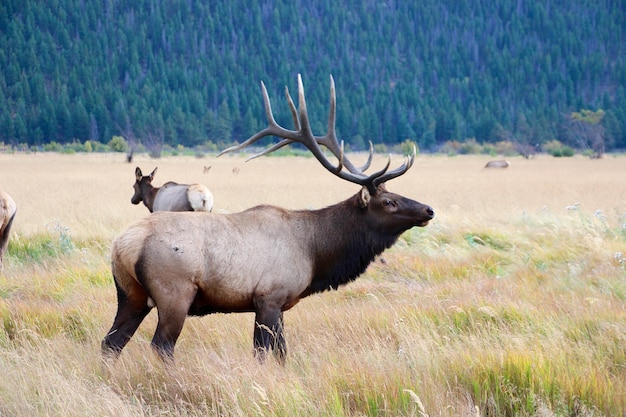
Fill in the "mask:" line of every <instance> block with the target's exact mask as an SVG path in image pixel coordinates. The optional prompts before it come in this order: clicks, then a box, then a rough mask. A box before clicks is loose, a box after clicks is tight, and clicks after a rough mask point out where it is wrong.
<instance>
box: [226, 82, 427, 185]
mask: <svg viewBox="0 0 626 417" xmlns="http://www.w3.org/2000/svg"><path fill="white" fill-rule="evenodd" d="M261 88H262V90H263V101H264V103H265V113H266V116H267V122H268V126H267V127H266V128H265V129H263V130H261V131H260V132H258V133H256V134H254V135H253V136H251V137H250V138H248V139H247V140H246V141H244V142H242V143H241V144H239V145H235V146H231V147H230V148H227V149H224V150H223V151H222V152H220V153H219V154H218V155H217V156H218V157H219V156H221V155H223V154H225V153H227V152H232V151H236V150H240V149H243V148H245V147H247V146H249V145H250V144H252V143H254V142H256V141H257V140H259V139H261V138H264V137H266V136H277V137H279V138H282V140H281V141H280V142H278V143H277V144H275V145H273V146H271V147H270V148H268V149H266V150H264V151H262V152H260V153H258V154H255V155H253V156H251V157H250V158H248V160H250V159H254V158H257V157H259V156H262V155H266V154H268V153H271V152H273V151H275V150H277V149H279V148H282V147H283V146H285V145H288V144H290V143H293V142H298V143H301V144H303V145H304V146H306V148H307V149H308V150H309V151H311V153H312V154H313V155H314V156H315V158H317V160H318V161H319V162H320V163H321V164H322V165H323V166H324V168H326V169H327V170H328V171H330V172H332V173H333V174H334V175H336V176H338V177H339V178H342V179H344V180H347V181H350V182H353V183H355V184H359V185H361V186H364V187H367V188H368V189H369V190H370V192H374V191H375V189H376V187H378V185H380V184H382V183H384V182H386V181H389V180H391V179H393V178H396V177H399V176H400V175H402V174H404V173H405V172H406V171H407V170H408V169H409V168H410V167H411V166H412V165H413V161H414V160H415V153H416V149H415V147H414V148H413V152H412V154H411V155H409V156H408V157H407V159H406V160H405V162H404V163H403V164H402V165H401V166H399V167H398V168H396V169H394V170H392V171H387V170H388V169H389V165H390V163H391V158H389V160H388V161H387V165H386V166H385V167H384V168H383V169H381V170H380V171H378V172H375V173H373V174H371V175H366V174H365V173H364V171H365V170H366V169H367V168H368V167H369V165H370V163H371V161H372V154H373V147H372V144H371V142H370V153H369V157H368V160H367V162H366V163H365V165H363V166H362V167H361V168H357V167H355V166H354V165H353V164H352V163H351V162H350V161H349V160H348V159H347V158H346V157H345V154H344V149H343V141H341V144H339V142H338V141H337V136H336V135H335V115H336V97H335V81H334V80H333V77H332V76H331V77H330V112H329V116H328V132H327V133H326V135H324V136H315V135H313V132H312V131H311V125H310V124H309V116H308V112H307V109H306V100H305V98H304V87H303V85H302V77H301V76H300V74H298V104H299V107H300V109H299V114H298V111H297V110H296V106H295V105H294V103H293V100H292V99H291V95H290V94H289V90H288V89H287V88H285V94H286V96H287V101H288V103H289V108H290V109H291V115H292V118H293V122H294V125H295V129H296V130H289V129H285V128H283V127H281V126H280V125H279V124H278V123H276V120H275V119H274V115H273V113H272V106H271V104H270V99H269V95H268V94H267V89H266V88H265V84H264V83H263V82H261ZM320 145H323V146H325V147H326V148H328V149H329V150H330V152H331V153H332V154H333V155H334V156H335V157H336V158H337V160H338V165H337V166H335V165H334V164H333V163H332V162H330V161H329V160H328V159H327V158H326V156H325V155H324V152H323V151H322V149H321V147H320ZM344 167H345V168H346V170H344V169H343V168H344Z"/></svg>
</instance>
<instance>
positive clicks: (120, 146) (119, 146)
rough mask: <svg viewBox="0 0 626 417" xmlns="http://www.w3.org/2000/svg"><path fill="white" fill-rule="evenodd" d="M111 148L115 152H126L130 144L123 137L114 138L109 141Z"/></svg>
mask: <svg viewBox="0 0 626 417" xmlns="http://www.w3.org/2000/svg"><path fill="white" fill-rule="evenodd" d="M109 148H110V149H111V151H113V152H126V150H127V149H128V143H126V139H124V138H123V137H121V136H113V137H112V138H111V140H110V141H109Z"/></svg>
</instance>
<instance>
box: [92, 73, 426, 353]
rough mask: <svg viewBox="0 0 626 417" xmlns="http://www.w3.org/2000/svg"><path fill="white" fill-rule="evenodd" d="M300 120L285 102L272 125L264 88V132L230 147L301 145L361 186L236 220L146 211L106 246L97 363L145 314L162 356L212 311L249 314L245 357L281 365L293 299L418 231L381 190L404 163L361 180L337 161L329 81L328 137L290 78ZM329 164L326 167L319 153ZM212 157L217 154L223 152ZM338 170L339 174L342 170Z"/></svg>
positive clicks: (410, 205)
mask: <svg viewBox="0 0 626 417" xmlns="http://www.w3.org/2000/svg"><path fill="white" fill-rule="evenodd" d="M298 81H299V83H298V84H299V85H298V87H299V98H300V114H299V117H298V114H297V113H296V110H295V106H294V105H293V102H292V101H291V98H290V97H289V95H288V99H289V104H290V106H291V110H292V115H293V119H294V123H295V124H296V128H297V129H298V130H297V131H290V130H286V129H284V128H282V127H280V126H278V125H277V124H276V123H275V121H274V119H273V116H272V113H271V107H270V104H269V98H268V96H267V91H266V90H265V86H263V96H264V100H265V108H266V113H267V116H268V121H269V127H268V128H266V129H264V130H263V131H261V132H259V133H257V134H256V135H254V136H252V137H251V138H250V139H248V140H247V141H245V142H244V143H242V144H241V145H239V146H236V147H233V148H229V149H227V150H225V151H223V152H228V151H232V150H235V149H240V148H243V147H245V146H248V145H249V144H250V143H253V142H255V141H256V140H258V139H260V138H262V137H265V136H269V135H272V136H277V137H281V138H284V139H283V140H282V141H281V142H280V143H278V144H276V145H274V146H273V147H271V148H270V149H268V150H266V151H264V152H262V153H260V154H258V155H255V157H256V156H260V155H262V154H265V153H269V152H271V151H273V150H275V149H277V148H279V147H281V146H284V145H286V144H288V143H291V142H300V143H303V144H304V145H305V146H306V147H307V148H308V149H309V150H311V152H312V153H313V154H314V155H315V156H316V158H317V159H318V160H319V161H320V163H322V165H323V166H324V167H326V168H327V169H328V170H329V171H331V172H332V173H333V174H335V175H337V176H339V177H340V178H342V179H345V180H347V181H351V182H353V183H356V184H359V185H361V186H362V188H361V190H360V191H359V192H358V193H357V194H355V195H353V196H352V197H350V198H348V199H347V200H345V201H343V202H340V203H338V204H335V205H332V206H329V207H326V208H323V209H319V210H286V209H282V208H279V207H274V206H269V205H264V206H258V207H254V208H251V209H248V210H246V211H243V212H241V213H234V214H213V213H166V212H164V213H155V214H154V215H152V216H150V217H148V218H145V219H142V220H140V221H139V222H137V223H135V224H134V225H131V226H130V227H129V228H128V229H127V230H126V231H125V232H123V233H122V234H121V235H119V236H118V237H117V238H116V239H115V241H114V242H113V247H112V272H113V276H114V279H115V285H116V288H117V294H118V311H117V314H116V317H115V320H114V323H113V326H112V327H111V329H110V331H109V332H108V334H107V335H106V336H105V338H104V340H103V342H102V350H103V353H104V354H105V356H110V355H112V356H114V357H115V356H117V355H118V354H119V353H120V352H121V350H122V349H123V348H124V346H125V345H126V344H127V343H128V341H129V340H130V338H131V337H132V335H133V334H134V333H135V331H136V330H137V328H138V326H139V325H140V323H141V322H142V320H143V319H144V317H145V316H146V315H147V314H148V313H149V312H150V310H151V309H152V308H153V307H156V308H157V311H158V324H157V329H156V331H155V334H154V337H153V339H152V346H153V348H155V350H156V351H157V352H158V353H159V354H160V355H161V356H162V357H164V358H168V357H171V356H172V355H173V351H174V345H175V343H176V340H177V338H178V336H179V334H180V332H181V330H182V328H183V324H184V322H185V318H186V317H187V316H189V315H191V316H201V315H205V314H210V313H215V312H223V313H229V312H254V313H255V325H254V332H253V333H254V337H253V340H254V349H255V354H256V355H257V357H258V358H259V359H261V360H263V359H264V357H265V355H266V352H267V351H268V350H270V349H273V350H274V353H275V354H276V356H277V358H278V360H279V361H280V362H283V361H284V360H285V355H286V342H285V338H284V333H283V312H284V311H286V310H289V309H290V308H292V307H293V306H294V305H295V304H296V303H298V301H299V300H300V299H302V298H303V297H306V296H309V295H311V294H315V293H318V292H322V291H326V290H328V289H337V288H338V287H339V286H341V285H344V284H347V283H348V282H350V281H352V280H354V279H356V278H357V277H358V276H359V275H361V274H362V273H363V272H364V271H365V269H366V268H367V266H368V265H369V264H370V262H372V260H374V258H375V257H376V255H378V254H380V253H381V252H382V251H384V250H385V249H386V248H388V247H390V246H391V245H393V244H394V242H396V240H397V239H398V237H399V236H400V234H401V233H403V232H404V231H406V230H408V229H410V228H412V227H414V226H426V224H428V222H429V221H430V220H431V219H432V218H433V216H434V212H433V210H432V209H431V208H430V207H429V206H427V205H425V204H421V203H419V202H417V201H414V200H411V199H409V198H406V197H403V196H400V195H398V194H394V193H391V192H389V191H387V189H386V187H385V182H386V181H388V180H390V179H392V178H395V177H397V176H400V175H402V174H404V173H405V172H406V171H407V170H408V169H409V168H410V166H411V165H412V163H413V161H414V155H415V153H413V155H412V156H411V157H409V158H408V159H407V161H406V162H405V163H404V164H403V165H402V166H400V167H399V168H396V169H394V170H391V171H388V167H389V163H387V166H386V167H385V168H384V169H383V170H381V171H378V172H376V173H373V174H372V175H370V176H367V175H365V174H364V172H363V171H365V170H366V169H367V167H368V166H369V162H370V161H371V152H370V159H369V160H368V163H367V164H366V166H365V167H362V168H356V167H354V166H353V165H352V164H351V163H350V161H348V160H347V159H346V158H345V156H344V155H343V149H342V147H340V146H339V144H338V143H337V139H336V137H335V134H334V107H335V106H334V102H335V98H334V96H335V95H334V83H333V82H332V78H331V115H330V117H329V132H328V134H327V135H326V136H324V137H318V136H313V134H312V133H311V131H310V127H309V122H308V116H307V113H306V105H305V100H304V91H303V88H302V82H301V79H300V77H298ZM320 144H321V145H324V146H326V147H327V148H328V149H330V151H331V152H332V153H333V154H334V155H335V156H336V157H337V159H338V161H339V164H338V166H334V165H332V164H331V162H330V161H329V160H328V159H326V157H325V156H324V155H323V153H322V152H321V150H320V146H319V145H320ZM223 152H222V153H223ZM344 168H345V169H346V170H344Z"/></svg>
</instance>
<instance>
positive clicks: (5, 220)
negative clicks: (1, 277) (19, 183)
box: [0, 190, 17, 270]
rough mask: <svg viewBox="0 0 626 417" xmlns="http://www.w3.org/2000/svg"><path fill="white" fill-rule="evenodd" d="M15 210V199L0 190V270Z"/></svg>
mask: <svg viewBox="0 0 626 417" xmlns="http://www.w3.org/2000/svg"><path fill="white" fill-rule="evenodd" d="M16 212H17V205H16V204H15V201H13V199H12V198H11V196H10V195H8V194H7V193H6V192H4V191H2V190H0V270H1V269H2V265H3V264H2V260H3V258H4V252H6V250H7V247H8V246H9V233H10V232H11V226H12V225H13V219H14V218H15V213H16Z"/></svg>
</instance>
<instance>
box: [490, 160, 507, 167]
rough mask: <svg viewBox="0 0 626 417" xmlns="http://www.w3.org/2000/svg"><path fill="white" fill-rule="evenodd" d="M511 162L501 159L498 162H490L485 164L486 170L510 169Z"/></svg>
mask: <svg viewBox="0 0 626 417" xmlns="http://www.w3.org/2000/svg"><path fill="white" fill-rule="evenodd" d="M509 165H510V164H509V161H506V160H504V159H499V160H497V161H489V162H487V163H486V164H485V168H508V167H509Z"/></svg>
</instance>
